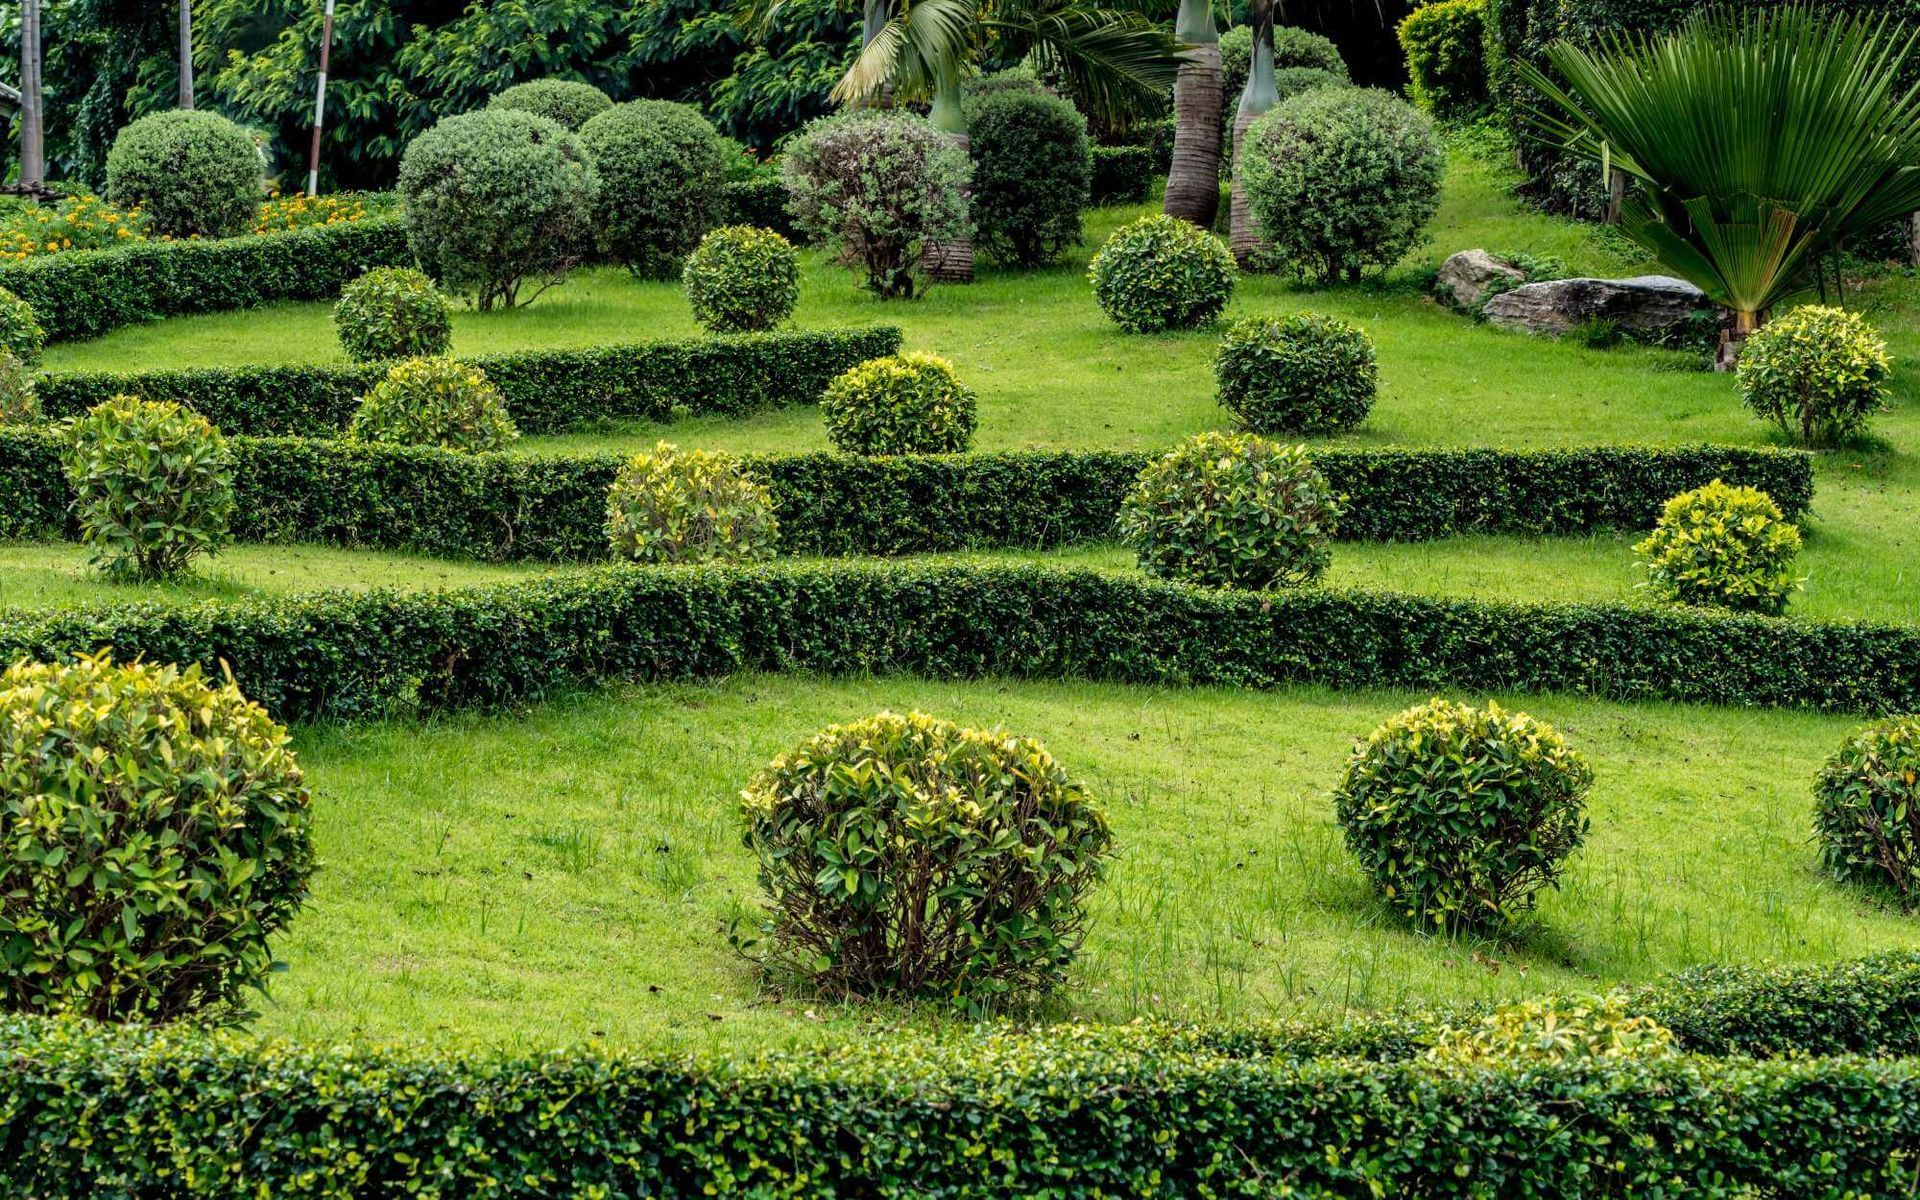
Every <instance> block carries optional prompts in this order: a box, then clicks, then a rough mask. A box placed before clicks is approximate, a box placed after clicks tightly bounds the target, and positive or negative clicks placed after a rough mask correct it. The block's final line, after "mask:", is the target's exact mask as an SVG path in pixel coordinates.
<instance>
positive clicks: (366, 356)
mask: <svg viewBox="0 0 1920 1200" xmlns="http://www.w3.org/2000/svg"><path fill="white" fill-rule="evenodd" d="M333 327H334V329H335V331H336V332H338V333H339V335H340V345H341V347H342V348H344V349H345V350H346V352H347V357H348V358H351V359H352V360H354V361H355V362H374V361H377V360H379V359H383V358H417V357H420V356H421V355H430V354H445V353H446V352H447V349H448V348H449V347H450V346H452V345H453V313H452V308H451V306H450V305H448V303H447V298H446V297H445V296H443V295H441V294H440V289H439V288H437V287H435V286H434V285H433V280H431V279H429V278H427V277H426V275H425V274H424V273H422V272H420V271H416V270H414V269H413V268H411V267H375V268H374V269H373V270H371V271H368V272H367V273H366V274H364V275H362V276H360V277H359V278H358V279H355V280H354V281H353V282H351V283H349V284H347V286H346V287H344V288H342V289H340V301H339V303H337V304H335V305H334V306H333Z"/></svg>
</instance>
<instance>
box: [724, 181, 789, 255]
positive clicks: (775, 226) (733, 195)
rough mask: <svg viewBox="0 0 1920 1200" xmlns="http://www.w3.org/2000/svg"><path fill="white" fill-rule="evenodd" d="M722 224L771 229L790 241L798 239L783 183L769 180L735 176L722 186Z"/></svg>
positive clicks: (785, 187) (785, 186)
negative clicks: (723, 205)
mask: <svg viewBox="0 0 1920 1200" xmlns="http://www.w3.org/2000/svg"><path fill="white" fill-rule="evenodd" d="M725 203H726V224H728V225H752V226H754V227H755V228H758V229H771V230H773V231H774V232H775V233H777V234H779V235H780V236H781V237H784V238H786V239H787V240H788V241H790V242H797V241H799V240H800V239H799V234H798V232H797V231H796V230H795V229H794V225H793V214H792V213H789V212H788V211H787V185H786V184H784V183H782V182H780V179H779V177H778V176H775V177H773V178H771V179H736V180H734V181H733V182H732V183H729V184H727V185H726V194H725Z"/></svg>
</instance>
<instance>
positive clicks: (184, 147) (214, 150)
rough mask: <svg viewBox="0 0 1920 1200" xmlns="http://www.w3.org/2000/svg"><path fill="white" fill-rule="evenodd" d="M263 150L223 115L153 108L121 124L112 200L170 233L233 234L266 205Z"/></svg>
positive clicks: (112, 156) (112, 154)
mask: <svg viewBox="0 0 1920 1200" xmlns="http://www.w3.org/2000/svg"><path fill="white" fill-rule="evenodd" d="M264 192H265V188H264V187H263V186H262V183H261V163H260V151H259V150H258V148H256V147H255V146H254V144H253V138H252V137H250V136H248V134H247V131H246V130H244V129H242V128H240V127H239V126H238V125H235V124H234V123H233V122H232V121H229V120H227V119H226V118H225V117H223V116H221V115H220V114H219V113H213V112H207V111H205V110H199V109H194V110H179V109H176V110H173V111H171V112H159V113H154V114H153V115H152V116H146V117H141V118H140V119H139V120H137V121H135V122H133V123H132V124H131V125H128V126H127V127H126V128H124V129H122V130H121V131H120V132H119V134H118V135H116V136H115V137H114V139H113V148H112V149H111V150H109V151H107V199H108V200H109V201H110V202H111V203H113V204H115V205H117V206H118V207H120V208H137V209H140V210H141V212H142V213H144V214H145V216H146V218H147V220H148V222H150V224H151V226H152V228H153V232H155V233H156V234H165V235H167V236H169V237H178V238H184V237H234V236H236V235H238V234H242V233H245V232H246V231H247V230H248V228H249V227H251V226H252V224H253V219H254V216H255V214H256V213H258V212H259V209H260V198H261V196H262V195H263V194H264Z"/></svg>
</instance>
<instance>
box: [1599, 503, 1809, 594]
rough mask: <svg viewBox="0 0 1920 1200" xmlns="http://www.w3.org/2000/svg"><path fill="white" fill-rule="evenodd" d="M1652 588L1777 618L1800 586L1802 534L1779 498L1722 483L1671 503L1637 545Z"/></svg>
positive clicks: (1664, 592)
mask: <svg viewBox="0 0 1920 1200" xmlns="http://www.w3.org/2000/svg"><path fill="white" fill-rule="evenodd" d="M1633 549H1634V553H1635V554H1637V555H1639V557H1640V564H1641V566H1642V567H1644V568H1645V569H1646V572H1647V586H1649V587H1650V588H1652V589H1653V590H1654V591H1655V592H1656V593H1658V594H1660V595H1661V596H1662V597H1663V598H1665V599H1668V600H1675V601H1678V602H1679V603H1681V604H1700V605H1706V606H1709V607H1716V608H1730V609H1733V610H1734V611H1736V612H1757V613H1765V614H1768V615H1769V616H1778V615H1779V614H1780V613H1781V612H1783V611H1784V610H1785V609H1786V607H1787V600H1788V598H1789V597H1790V596H1792V595H1793V593H1794V591H1795V589H1797V588H1798V587H1799V586H1800V581H1799V580H1798V579H1796V578H1795V577H1794V574H1793V560H1794V556H1795V555H1797V554H1798V553H1799V552H1800V530H1799V528H1798V527H1796V526H1795V525H1793V524H1791V523H1790V522H1788V521H1786V520H1784V519H1783V518H1782V517H1781V516H1780V506H1779V505H1777V504H1775V503H1774V502H1773V497H1771V496H1769V495H1767V494H1766V493H1765V492H1762V491H1759V490H1758V489H1756V488H1750V487H1729V486H1728V485H1727V484H1725V483H1723V482H1721V481H1720V480H1718V479H1716V480H1714V481H1713V482H1712V483H1709V484H1707V485H1706V486H1705V487H1697V488H1694V489H1693V490H1692V491H1690V492H1682V493H1680V494H1679V495H1678V496H1675V497H1674V498H1673V499H1671V500H1669V501H1667V503H1666V507H1665V508H1664V509H1662V510H1661V513H1660V522H1659V524H1658V525H1656V526H1654V530H1653V533H1652V534H1650V535H1649V536H1648V537H1647V539H1646V540H1645V541H1643V542H1641V543H1640V544H1639V545H1637V546H1635V547H1634V548H1633Z"/></svg>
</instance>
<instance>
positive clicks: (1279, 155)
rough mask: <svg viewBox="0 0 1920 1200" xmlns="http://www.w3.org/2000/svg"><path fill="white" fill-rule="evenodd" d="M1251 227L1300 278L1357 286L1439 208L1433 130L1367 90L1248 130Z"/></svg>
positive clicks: (1298, 99)
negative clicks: (1256, 226) (1257, 228)
mask: <svg viewBox="0 0 1920 1200" xmlns="http://www.w3.org/2000/svg"><path fill="white" fill-rule="evenodd" d="M1240 165H1241V169H1242V171H1243V172H1244V173H1245V176H1246V179H1245V187H1246V192H1247V198H1248V202H1249V203H1250V204H1251V206H1252V209H1253V216H1254V220H1255V221H1256V222H1258V223H1259V226H1260V229H1261V231H1262V232H1263V233H1264V235H1265V236H1266V238H1267V240H1268V242H1269V243H1270V244H1271V245H1272V247H1273V253H1274V254H1275V256H1276V258H1277V259H1278V260H1279V261H1282V262H1285V263H1288V264H1290V265H1291V266H1292V267H1293V268H1294V269H1295V270H1296V271H1298V272H1300V273H1301V274H1303V275H1306V276H1309V277H1312V278H1316V279H1322V280H1331V279H1341V278H1345V279H1358V278H1359V277H1360V275H1361V274H1362V272H1364V271H1366V270H1367V269H1369V268H1376V267H1377V268H1385V267H1388V266H1391V265H1393V264H1394V263H1395V262H1398V261H1399V260H1400V257H1401V256H1402V255H1404V254H1405V253H1406V252H1407V251H1408V250H1410V249H1412V248H1413V246H1414V245H1415V244H1416V242H1417V241H1418V239H1419V237H1420V232H1421V230H1422V228H1423V227H1424V226H1425V225H1426V223H1427V221H1428V219H1429V218H1431V217H1432V216H1433V214H1434V211H1435V210H1436V209H1437V208H1438V207H1439V205H1440V181H1441V177H1442V176H1443V175H1444V174H1445V172H1446V166H1447V156H1446V151H1445V150H1444V149H1443V148H1442V146H1441V144H1440V139H1439V136H1438V135H1437V134H1435V133H1434V130H1433V123H1432V122H1431V121H1430V120H1428V119H1427V117H1425V116H1424V115H1422V114H1421V113H1420V112H1419V111H1417V110H1416V109H1414V108H1413V107H1412V106H1410V105H1408V104H1407V103H1406V102H1405V101H1403V100H1400V99H1397V98H1396V97H1393V96H1390V95H1388V94H1387V93H1385V92H1382V91H1378V90H1375V89H1372V88H1316V89H1314V90H1311V91H1307V92H1302V93H1301V94H1299V95H1297V96H1295V97H1293V98H1292V99H1291V100H1288V101H1286V102H1284V103H1283V104H1281V105H1280V106H1279V107H1278V108H1275V109H1274V110H1273V111H1272V112H1269V113H1267V114H1266V115H1265V116H1263V117H1261V118H1260V119H1259V120H1258V121H1255V122H1254V123H1253V125H1252V126H1251V127H1249V128H1248V130H1247V144H1246V146H1245V147H1243V148H1242V150H1241V154H1240Z"/></svg>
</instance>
